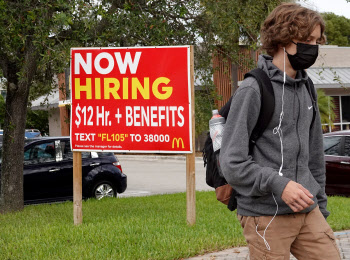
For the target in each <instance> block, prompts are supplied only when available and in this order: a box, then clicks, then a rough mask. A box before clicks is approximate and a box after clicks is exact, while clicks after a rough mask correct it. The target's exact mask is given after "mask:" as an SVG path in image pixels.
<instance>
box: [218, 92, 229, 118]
mask: <svg viewBox="0 0 350 260" xmlns="http://www.w3.org/2000/svg"><path fill="white" fill-rule="evenodd" d="M231 102H232V96H231V97H230V99H229V100H228V101H227V102H226V104H225V105H224V106H223V107H222V108H221V109H220V110H219V114H220V115H221V116H222V117H224V118H225V119H227V116H228V112H230V107H231Z"/></svg>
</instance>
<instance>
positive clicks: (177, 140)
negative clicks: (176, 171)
mask: <svg viewBox="0 0 350 260" xmlns="http://www.w3.org/2000/svg"><path fill="white" fill-rule="evenodd" d="M180 141H181V144H182V149H183V148H185V145H184V141H183V140H182V138H181V137H179V138H177V137H174V138H173V142H172V144H171V148H174V144H175V142H176V147H177V148H179V147H180Z"/></svg>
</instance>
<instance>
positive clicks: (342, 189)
mask: <svg viewBox="0 0 350 260" xmlns="http://www.w3.org/2000/svg"><path fill="white" fill-rule="evenodd" d="M341 155H342V156H341V157H340V162H339V167H338V169H337V171H336V173H335V174H334V175H333V176H332V177H331V181H332V185H334V188H336V189H337V194H339V195H348V196H349V195H350V136H345V137H344V145H343V152H342V154H341Z"/></svg>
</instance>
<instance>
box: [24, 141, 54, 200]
mask: <svg viewBox="0 0 350 260" xmlns="http://www.w3.org/2000/svg"><path fill="white" fill-rule="evenodd" d="M57 169H58V168H57V163H56V157H55V143H54V141H53V140H48V141H42V142H36V143H33V144H32V145H31V146H29V147H26V149H25V151H24V166H23V189H24V200H35V199H44V198H49V197H54V196H55V190H56V189H55V185H56V175H55V174H56V172H57Z"/></svg>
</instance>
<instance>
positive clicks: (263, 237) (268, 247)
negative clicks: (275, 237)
mask: <svg viewBox="0 0 350 260" xmlns="http://www.w3.org/2000/svg"><path fill="white" fill-rule="evenodd" d="M272 197H273V200H274V201H275V203H276V205H277V209H276V212H275V215H274V216H273V218H272V219H271V220H270V222H269V224H267V226H266V228H265V230H264V234H263V235H260V234H259V232H258V226H259V224H257V225H256V227H255V232H256V233H257V234H258V235H259V236H260V237H261V238H262V239H263V240H264V243H265V246H266V248H267V250H269V251H270V250H271V248H270V245H269V243H268V242H267V240H266V239H265V233H266V230H267V228H268V227H269V226H270V224H271V223H272V221H273V220H274V219H275V217H276V215H277V212H278V204H277V201H276V199H275V196H274V195H273V193H272Z"/></svg>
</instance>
